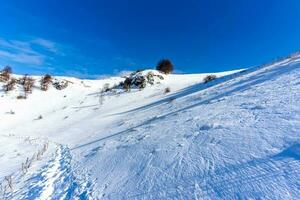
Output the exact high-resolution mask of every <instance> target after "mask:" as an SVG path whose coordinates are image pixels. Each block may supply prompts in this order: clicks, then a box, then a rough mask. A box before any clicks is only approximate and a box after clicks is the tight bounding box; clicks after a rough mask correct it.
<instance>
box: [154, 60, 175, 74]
mask: <svg viewBox="0 0 300 200" xmlns="http://www.w3.org/2000/svg"><path fill="white" fill-rule="evenodd" d="M156 69H157V70H159V71H161V72H163V73H165V74H170V73H172V71H173V64H172V62H171V61H170V60H168V59H163V60H160V61H159V62H158V63H157V65H156Z"/></svg>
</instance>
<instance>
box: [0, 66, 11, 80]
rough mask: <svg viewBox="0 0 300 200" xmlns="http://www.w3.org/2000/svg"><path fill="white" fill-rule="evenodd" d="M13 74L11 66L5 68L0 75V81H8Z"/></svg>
mask: <svg viewBox="0 0 300 200" xmlns="http://www.w3.org/2000/svg"><path fill="white" fill-rule="evenodd" d="M11 73H12V69H11V67H10V66H6V67H4V68H3V70H2V71H1V73H0V81H1V82H6V81H8V80H9V79H10V76H11Z"/></svg>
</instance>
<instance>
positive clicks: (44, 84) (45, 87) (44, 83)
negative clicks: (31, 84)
mask: <svg viewBox="0 0 300 200" xmlns="http://www.w3.org/2000/svg"><path fill="white" fill-rule="evenodd" d="M51 82H52V77H51V75H49V74H46V75H45V76H44V77H42V79H41V90H43V91H47V90H48V88H49V84H50V83H51Z"/></svg>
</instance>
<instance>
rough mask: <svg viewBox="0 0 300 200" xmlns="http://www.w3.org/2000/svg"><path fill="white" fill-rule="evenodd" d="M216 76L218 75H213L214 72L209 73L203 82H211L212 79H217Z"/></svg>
mask: <svg viewBox="0 0 300 200" xmlns="http://www.w3.org/2000/svg"><path fill="white" fill-rule="evenodd" d="M216 78H217V76H216V75H213V74H211V75H207V76H206V77H205V78H204V79H203V82H204V83H208V82H210V81H212V80H214V79H216Z"/></svg>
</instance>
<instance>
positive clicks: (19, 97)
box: [17, 95, 26, 99]
mask: <svg viewBox="0 0 300 200" xmlns="http://www.w3.org/2000/svg"><path fill="white" fill-rule="evenodd" d="M17 99H26V96H23V95H18V96H17Z"/></svg>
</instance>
